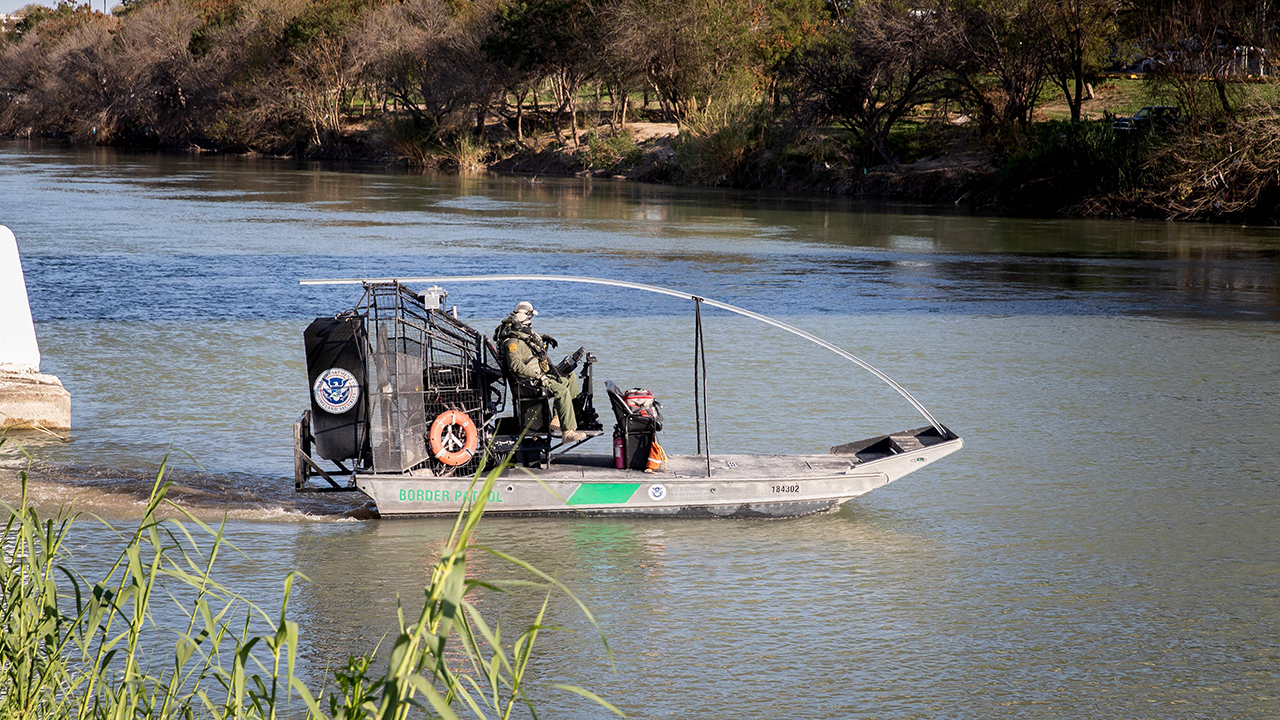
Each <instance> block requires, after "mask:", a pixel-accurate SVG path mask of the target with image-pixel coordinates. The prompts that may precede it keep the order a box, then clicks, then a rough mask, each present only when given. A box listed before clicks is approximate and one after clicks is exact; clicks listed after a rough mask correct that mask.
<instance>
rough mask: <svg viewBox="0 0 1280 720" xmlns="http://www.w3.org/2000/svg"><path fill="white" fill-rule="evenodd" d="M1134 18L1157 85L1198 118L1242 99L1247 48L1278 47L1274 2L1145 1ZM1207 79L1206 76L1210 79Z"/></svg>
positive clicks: (1232, 107)
mask: <svg viewBox="0 0 1280 720" xmlns="http://www.w3.org/2000/svg"><path fill="white" fill-rule="evenodd" d="M1135 14H1136V15H1137V17H1136V18H1134V19H1133V20H1131V27H1132V28H1133V32H1135V34H1136V35H1137V36H1138V37H1141V38H1143V42H1142V44H1143V46H1144V50H1146V52H1147V55H1148V57H1149V58H1150V60H1151V61H1152V68H1151V73H1150V77H1151V79H1152V81H1153V82H1154V84H1155V85H1156V88H1157V91H1166V92H1171V93H1172V94H1173V95H1174V96H1175V98H1176V99H1177V101H1178V103H1179V104H1180V105H1182V107H1183V109H1184V110H1186V111H1187V113H1188V114H1189V115H1191V116H1192V117H1193V118H1204V119H1212V118H1213V117H1215V116H1217V115H1224V116H1229V115H1232V114H1233V113H1234V112H1235V111H1236V110H1237V109H1238V104H1239V98H1238V96H1239V95H1241V93H1240V92H1239V85H1238V84H1237V83H1236V80H1238V79H1242V78H1243V76H1245V75H1246V74H1248V72H1249V68H1248V62H1247V61H1248V57H1247V56H1248V54H1249V53H1251V52H1258V50H1259V48H1273V47H1274V43H1275V41H1276V40H1277V32H1276V28H1277V27H1280V8H1278V7H1277V6H1276V5H1275V3H1271V2H1265V3H1258V2H1249V1H1247V0H1164V1H1163V2H1147V3H1143V4H1142V6H1141V8H1140V12H1138V13H1135ZM1206 80H1207V82H1206Z"/></svg>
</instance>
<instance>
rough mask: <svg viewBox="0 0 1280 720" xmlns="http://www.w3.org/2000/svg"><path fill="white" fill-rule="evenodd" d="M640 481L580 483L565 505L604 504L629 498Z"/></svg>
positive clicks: (624, 500)
mask: <svg viewBox="0 0 1280 720" xmlns="http://www.w3.org/2000/svg"><path fill="white" fill-rule="evenodd" d="M639 488H640V483H582V484H581V485H579V486H578V489H577V490H574V491H573V494H572V495H570V496H569V499H568V500H567V501H565V504H566V505H606V504H611V503H624V502H626V501H628V500H630V499H631V496H632V495H634V494H635V492H636V490H638V489H639Z"/></svg>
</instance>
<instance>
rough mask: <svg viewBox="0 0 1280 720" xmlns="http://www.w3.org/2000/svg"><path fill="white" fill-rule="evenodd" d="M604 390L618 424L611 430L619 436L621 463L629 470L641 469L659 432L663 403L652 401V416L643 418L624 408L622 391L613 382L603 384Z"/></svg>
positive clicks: (608, 381) (627, 406)
mask: <svg viewBox="0 0 1280 720" xmlns="http://www.w3.org/2000/svg"><path fill="white" fill-rule="evenodd" d="M604 389H605V391H606V392H607V393H608V394H609V405H610V406H612V407H613V416H614V418H615V419H616V420H617V421H618V424H617V425H616V426H615V427H614V431H615V432H617V433H618V434H620V435H621V436H622V453H623V459H624V462H625V464H626V466H627V467H628V468H630V469H632V470H643V469H644V468H645V466H646V465H647V463H648V460H649V446H650V445H651V444H652V443H653V439H654V437H655V436H656V435H657V434H658V432H660V431H661V430H662V403H660V402H657V401H656V400H655V401H654V403H653V414H652V415H651V416H646V415H642V414H640V412H639V411H638V410H637V409H636V408H633V407H631V406H629V405H627V401H626V400H624V399H623V397H622V391H621V390H619V389H618V386H617V385H614V384H613V381H612V380H606V381H605V383H604Z"/></svg>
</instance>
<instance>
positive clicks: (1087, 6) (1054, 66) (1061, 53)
mask: <svg viewBox="0 0 1280 720" xmlns="http://www.w3.org/2000/svg"><path fill="white" fill-rule="evenodd" d="M1033 7H1034V9H1035V12H1036V14H1037V16H1038V17H1039V19H1040V22H1041V23H1042V24H1043V25H1044V29H1045V32H1044V38H1045V42H1044V50H1045V53H1046V55H1047V59H1048V61H1047V63H1046V71H1047V74H1048V77H1049V80H1050V82H1052V83H1053V84H1054V85H1056V86H1057V87H1058V89H1059V90H1061V91H1062V94H1063V96H1064V97H1065V98H1066V100H1067V107H1069V108H1070V109H1071V120H1072V121H1073V122H1079V121H1080V112H1081V108H1082V107H1083V105H1084V100H1085V97H1084V91H1085V86H1086V79H1087V77H1088V75H1089V74H1090V73H1092V72H1096V71H1097V70H1098V69H1099V66H1100V65H1101V63H1102V60H1103V59H1104V58H1106V56H1107V52H1108V49H1109V47H1110V45H1111V43H1113V42H1114V41H1115V40H1117V35H1118V27H1117V24H1116V20H1117V4H1116V2H1115V0H1036V2H1035V4H1034V6H1033Z"/></svg>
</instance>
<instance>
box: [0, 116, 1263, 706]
mask: <svg viewBox="0 0 1280 720" xmlns="http://www.w3.org/2000/svg"><path fill="white" fill-rule="evenodd" d="M0 224H4V225H8V226H9V227H10V228H11V229H12V230H13V231H14V233H15V235H16V236H17V238H18V244H19V249H20V251H21V253H22V256H23V263H24V267H25V270H26V278H27V285H28V291H29V293H30V296H31V305H32V310H33V314H34V316H35V320H36V325H37V333H38V335H39V339H40V343H41V351H42V353H43V366H42V370H43V371H44V372H48V373H53V374H56V375H58V376H59V377H60V378H61V379H62V381H63V382H64V384H65V385H66V387H67V388H68V390H70V392H71V395H72V398H73V405H72V416H73V424H74V426H75V427H74V430H73V432H72V433H71V434H70V441H69V442H61V441H52V440H50V439H47V438H42V437H41V436H38V435H31V434H18V435H16V436H13V437H11V440H10V444H9V445H7V446H6V447H5V450H6V451H7V452H8V453H9V457H8V460H6V462H7V463H8V464H10V465H12V464H13V462H15V460H14V455H13V451H14V444H13V443H14V441H15V440H16V441H17V442H20V443H22V444H24V445H25V446H26V447H27V448H28V449H29V451H30V452H31V453H32V454H33V457H34V461H35V466H34V467H35V470H36V473H35V475H36V482H35V483H34V484H33V493H34V494H35V496H36V499H37V501H39V502H41V503H43V504H47V505H56V504H59V503H62V502H66V501H72V500H74V502H75V503H76V507H77V508H80V509H82V510H85V511H88V512H93V513H96V514H98V515H101V516H103V517H105V518H108V519H110V520H112V521H114V522H121V523H123V522H127V521H128V520H129V519H130V518H131V517H135V516H136V514H137V513H138V512H139V510H138V508H139V507H140V505H139V503H140V502H141V500H140V498H141V496H142V493H143V492H144V491H145V489H146V488H148V487H149V480H148V478H150V477H152V476H153V475H154V473H155V471H156V467H157V465H158V463H159V461H160V459H161V458H162V457H163V456H164V455H165V454H166V453H169V454H170V459H171V463H172V464H173V466H174V470H173V472H174V475H173V477H174V478H175V479H177V481H178V482H179V484H180V487H179V488H178V497H180V498H182V499H183V501H184V502H185V503H188V504H189V506H190V507H192V508H194V509H195V510H196V511H197V512H200V513H202V514H205V515H206V516H211V517H212V516H220V514H221V513H224V512H225V513H226V514H227V515H228V517H229V518H230V529H229V535H230V537H231V538H232V540H233V541H234V542H235V543H236V544H237V546H239V547H240V548H241V549H243V550H244V551H245V553H246V556H247V557H238V559H236V560H235V561H228V563H227V564H226V565H225V566H224V567H222V568H221V575H220V577H221V578H222V580H223V581H224V582H226V583H227V584H229V585H231V586H233V587H236V588H239V589H241V590H242V591H244V592H245V593H247V594H248V595H250V596H253V597H257V598H261V599H264V600H266V599H269V598H271V597H273V593H278V592H279V585H280V582H281V580H282V578H283V575H284V574H285V573H286V572H288V571H290V570H293V569H297V570H300V571H301V572H303V573H304V574H306V575H307V576H308V578H309V580H310V581H309V582H305V583H302V585H301V586H300V587H299V588H298V589H297V590H296V591H295V593H296V597H295V599H294V609H295V613H296V617H297V619H298V620H299V622H300V623H301V624H302V627H303V637H304V639H305V641H306V646H305V647H304V649H303V657H304V662H305V663H306V664H307V665H308V667H311V668H313V669H315V668H324V667H329V666H332V665H334V664H336V663H338V662H341V661H342V659H343V658H344V657H345V655H346V654H347V653H351V652H362V651H366V650H368V649H370V648H372V647H373V646H374V645H375V644H376V643H377V642H378V641H379V640H380V639H381V638H382V637H383V635H384V634H385V633H386V632H388V631H389V630H390V629H391V628H392V627H393V626H394V623H395V608H396V602H397V596H399V597H401V598H404V601H405V604H406V606H410V605H414V603H415V601H416V599H417V598H419V597H420V593H421V587H422V585H423V584H424V582H425V580H426V577H427V573H428V572H429V568H430V565H431V563H432V562H433V560H434V555H433V553H435V552H436V551H437V550H438V548H439V546H440V542H441V539H442V537H443V536H444V535H445V534H446V533H447V523H444V522H442V521H435V520H398V521H376V520H356V519H353V518H352V517H349V516H348V514H349V511H351V510H353V509H355V508H358V507H359V506H360V505H361V502H360V500H359V499H357V498H353V497H350V496H345V497H334V496H324V497H316V496H305V497H299V496H296V495H295V494H294V493H293V492H292V487H291V482H292V481H291V478H290V475H291V467H292V461H291V445H290V443H291V434H290V432H291V431H290V425H291V423H292V421H293V420H294V418H296V417H297V415H298V413H299V412H300V411H301V410H302V409H303V408H304V407H305V405H306V402H307V401H306V398H307V387H306V373H305V366H304V362H303V356H302V343H301V338H302V330H303V328H304V327H305V326H306V324H307V323H308V322H309V320H310V319H311V318H312V317H315V316H317V315H324V314H331V313H333V312H336V311H338V310H341V309H343V308H345V307H348V306H350V305H351V304H353V303H354V302H355V300H356V299H357V297H358V291H354V290H352V289H350V288H334V287H299V285H298V280H299V279H301V278H308V277H352V276H397V275H398V276H409V275H431V274H479V273H512V272H521V273H542V274H574V275H591V276H599V277H609V278H621V279H629V280H635V281H638V282H644V283H649V284H655V285H662V286H667V287H673V288H680V289H685V290H689V291H692V292H697V293H700V294H703V295H705V296H708V297H712V298H716V299H719V300H723V301H726V302H730V303H733V304H735V305H739V306H743V307H746V308H749V309H752V310H756V311H759V312H763V313H765V314H768V315H773V316H776V317H779V318H781V319H784V320H785V321H787V322H789V323H792V324H795V325H797V326H799V327H801V328H803V329H806V330H809V331H810V332H813V333H814V334H816V335H818V336H820V337H823V338H825V339H828V340H830V341H832V342H834V343H836V344H837V345H840V346H842V347H844V348H846V349H848V350H849V351H851V352H853V353H855V354H857V355H859V356H861V357H863V358H864V359H866V360H868V361H869V362H871V363H873V364H874V365H876V366H877V367H879V368H880V369H881V370H883V371H885V372H886V373H887V374H888V375H890V376H891V377H893V378H894V379H896V380H897V381H899V382H900V383H902V384H903V385H904V386H906V387H907V388H908V389H909V390H910V391H912V393H913V394H914V395H915V396H916V397H917V398H918V399H919V400H920V401H921V402H923V403H924V405H925V406H927V407H928V408H929V409H930V411H932V412H933V414H934V415H936V416H937V417H938V418H939V419H940V420H941V421H942V422H944V423H946V424H947V425H948V426H949V427H951V428H952V429H954V430H955V431H957V432H958V433H959V434H961V435H962V436H963V437H964V438H965V440H966V447H965V449H964V450H963V451H962V452H960V453H958V454H956V455H953V456H951V457H949V458H947V459H945V460H944V461H942V462H939V463H937V464H935V465H932V466H930V467H928V468H927V469H924V470H921V471H920V472H918V473H916V474H913V475H911V476H909V477H908V478H906V479H904V480H901V481H899V482H897V483H894V484H893V485H890V486H888V487H886V488H882V489H880V490H876V491H874V492H872V493H870V494H868V495H865V496H863V497H861V498H858V499H856V500H854V501H852V502H850V503H849V504H848V505H846V506H845V507H844V508H842V509H841V510H839V511H838V512H833V513H829V514H823V515H818V516H812V517H806V518H801V519H796V520H786V521H771V522H769V521H702V520H699V521H672V520H668V521H654V520H615V519H583V518H570V519H502V518H487V519H485V520H484V521H483V524H482V530H481V532H482V535H483V541H484V542H485V543H486V544H488V545H491V546H495V547H499V548H502V549H503V550H506V551H509V552H511V553H512V554H515V555H517V556H520V557H522V558H524V559H526V560H529V561H531V562H533V563H534V564H536V565H538V566H540V567H541V568H543V569H544V570H546V571H548V572H551V573H554V574H556V575H557V576H558V577H559V578H560V579H561V580H562V581H564V582H565V583H566V584H567V585H568V586H569V587H571V588H572V589H573V590H574V591H575V592H576V593H578V594H579V596H580V597H581V598H582V599H583V600H584V602H585V603H586V604H587V605H588V606H589V607H590V608H591V609H592V611H593V612H594V613H595V615H596V617H597V618H598V620H599V623H600V626H601V629H602V630H603V632H604V634H605V635H606V636H607V637H608V640H609V646H610V648H611V649H612V653H613V658H614V667H613V668H612V669H611V668H610V664H609V660H608V658H607V657H606V655H605V652H604V650H603V648H602V646H601V644H600V642H599V640H598V638H597V637H596V636H595V635H594V634H593V633H592V632H591V631H590V629H589V626H587V624H586V623H585V622H584V621H583V620H582V618H581V616H580V615H578V614H576V612H575V611H574V610H573V608H572V607H571V605H570V604H567V603H557V604H555V605H554V606H553V608H552V614H553V616H554V618H553V619H554V622H556V623H558V624H562V625H565V626H567V627H568V628H569V630H568V631H566V632H560V633H557V634H554V635H549V636H546V637H544V639H543V640H542V642H544V643H546V644H545V645H544V646H543V647H542V648H541V651H542V654H541V655H540V657H539V659H538V660H537V661H536V664H535V671H536V675H537V681H538V683H539V688H540V689H539V690H537V691H536V692H535V699H536V701H537V702H538V704H539V708H540V713H539V714H540V716H542V717H549V718H579V717H603V716H605V715H606V713H605V712H604V711H602V710H600V709H598V708H596V707H594V706H592V705H590V704H589V703H586V702H585V701H581V700H580V699H577V698H576V697H574V696H568V695H566V694H564V693H561V692H558V691H555V690H552V689H549V685H550V683H552V682H573V683H577V684H581V685H583V686H585V687H588V688H590V689H592V690H594V691H596V692H598V693H599V694H601V695H602V696H604V697H605V698H607V699H609V700H610V701H612V702H614V703H615V704H617V705H618V706H619V707H620V708H621V709H623V710H624V711H626V712H627V713H628V715H629V716H631V717H635V718H687V717H698V718H742V717H773V718H934V717H945V718H993V717H1010V718H1089V719H1090V720H1093V719H1100V718H1117V719H1125V720H1132V719H1134V718H1204V717H1215V718H1218V717H1230V718H1271V717H1276V716H1277V715H1278V714H1280V471H1278V470H1277V467H1278V466H1280V423H1278V422H1277V412H1276V405H1277V402H1280V397H1278V396H1280V363H1278V362H1277V357H1280V231H1277V230H1275V229H1271V228H1252V227H1228V226H1205V225H1178V224H1169V223H1159V222H1138V221H1125V222H1111V221H1082V220H1052V219H1051V220H1034V219H1009V218H999V217H981V216H969V215H965V214H961V213H958V212H953V211H950V210H948V209H945V208H944V209H938V208H927V207H903V206H896V207H895V206H880V207H873V206H868V205H864V204H860V203H858V202H855V201H851V200H847V199H832V198H825V197H794V196H781V195H775V194H760V193H747V192H729V191H720V190H708V189H691V188H674V187H661V186H651V185H639V184H627V183H619V182H612V181H600V180H584V179H565V178H536V179H525V178H513V177H496V176H474V177H456V176H439V175H418V174H406V173H401V172H395V171H389V170H381V169H378V168H368V167H337V166H332V165H328V166H322V165H315V164H309V163H301V162H293V161H285V160H275V159H265V158H241V157H200V156H195V155H186V154H154V153H125V152H118V151H114V150H109V149H67V148H64V147H60V146H56V145H43V144H39V143H29V142H25V141H2V142H0ZM447 289H448V290H449V291H450V293H451V294H450V297H449V299H448V301H447V302H448V304H450V305H457V306H458V308H459V314H460V316H461V317H462V318H463V319H464V320H467V321H469V322H473V323H474V324H475V325H476V327H478V328H481V329H488V328H491V327H493V325H495V324H496V322H497V320H498V319H500V318H501V317H502V316H503V315H504V314H505V313H506V312H507V311H508V310H509V309H510V307H511V306H512V305H514V303H515V302H516V301H517V300H520V299H530V300H532V301H533V303H534V304H535V305H536V306H538V307H539V311H540V315H539V319H538V322H539V329H540V330H541V331H543V332H549V333H551V334H553V335H556V336H557V337H558V338H560V339H561V341H562V349H564V348H563V345H570V346H571V347H576V346H577V345H585V346H587V347H589V348H591V349H593V350H594V351H595V352H596V354H597V355H598V356H599V358H600V362H599V364H598V365H597V373H598V377H600V378H602V379H603V378H609V379H614V380H615V381H616V382H618V383H619V384H620V385H624V386H632V385H643V386H646V387H649V388H651V389H653V390H654V391H655V392H656V393H657V395H658V396H659V398H660V399H662V400H663V401H664V404H665V406H666V408H667V413H668V416H669V421H670V422H669V425H668V429H667V431H666V432H665V433H664V442H665V444H667V445H668V446H669V450H671V451H673V452H691V451H692V450H693V410H692V407H691V403H690V398H691V390H692V387H691V386H692V370H691V364H690V363H691V358H692V347H693V323H692V319H691V308H689V307H688V305H689V303H687V302H685V303H682V302H680V301H677V300H674V299H669V298H661V297H657V296H648V295H643V294H636V293H627V292H612V291H610V292H600V291H599V290H598V289H594V288H585V287H565V286H556V285H547V284H543V285H539V284H529V285H524V286H519V287H516V286H496V285H465V286H464V285H459V286H457V287H453V288H447ZM707 321H708V327H707V348H708V359H709V364H710V367H709V372H708V384H709V389H710V391H709V398H710V408H709V417H710V422H711V444H712V447H713V448H718V449H724V450H726V451H727V450H729V449H735V450H736V449H741V450H744V451H746V450H749V451H753V452H803V451H809V452H813V451H816V452H823V451H825V449H826V448H827V447H828V446H830V445H833V444H838V443H842V442H848V441H851V440H855V439H861V438H864V437H870V436H873V435H878V434H882V433H884V432H888V431H896V430H901V429H904V428H907V427H915V426H919V425H922V424H924V423H923V421H921V420H920V419H919V417H918V416H916V415H915V414H914V411H913V410H912V408H911V407H910V406H909V405H907V404H906V403H905V402H903V401H902V399H901V398H899V397H898V396H897V395H895V394H893V393H892V391H890V390H889V389H888V388H886V387H884V386H883V385H880V384H878V383H877V381H875V379H874V378H872V377H871V376H870V375H868V374H866V373H864V372H863V371H861V370H859V369H858V368H856V367H854V366H852V365H850V364H848V363H844V362H843V361H841V360H840V359H839V358H837V357H835V356H834V355H831V354H829V353H826V352H825V351H823V350H821V349H819V348H816V347H808V346H799V345H796V343H795V342H793V338H792V337H791V336H788V335H786V334H784V333H780V332H776V331H773V330H771V329H769V328H766V327H765V326H762V325H758V324H753V323H750V322H749V321H747V320H744V319H740V318H737V317H734V316H729V315H727V314H721V313H709V315H708V318H707ZM593 442H599V443H604V442H606V441H604V440H597V441H593ZM598 450H599V451H600V452H607V448H606V447H604V446H603V445H602V447H601V448H598ZM197 462H198V465H197ZM2 493H3V495H4V497H5V499H7V500H12V499H13V498H14V497H15V496H16V488H15V487H14V486H13V485H12V482H10V484H9V485H8V486H6V487H4V488H3V489H2ZM109 537H110V533H109V532H107V531H105V530H101V529H97V528H96V527H95V522H94V521H92V520H85V521H84V526H83V528H82V533H81V534H79V535H78V536H77V538H78V542H77V544H76V545H74V546H73V548H72V550H73V551H74V552H75V553H76V556H77V558H79V561H80V562H83V563H85V564H86V565H87V566H92V564H93V562H94V558H95V557H97V554H99V553H100V551H101V548H102V547H103V543H106V542H107V541H108V540H109ZM490 565H492V564H490ZM485 569H486V571H492V572H497V573H499V574H503V576H507V575H513V574H514V573H513V572H512V571H510V570H507V569H503V568H499V567H492V566H491V567H486V568H485ZM540 599H541V596H540V595H537V594H536V593H528V594H522V593H516V594H515V595H513V596H510V597H487V598H486V603H489V604H490V605H491V607H493V608H494V610H495V612H498V613H500V614H503V613H505V614H510V615H511V616H512V617H515V616H516V615H517V613H519V612H524V611H527V610H529V609H530V608H531V607H532V608H534V609H536V604H537V603H538V602H540Z"/></svg>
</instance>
